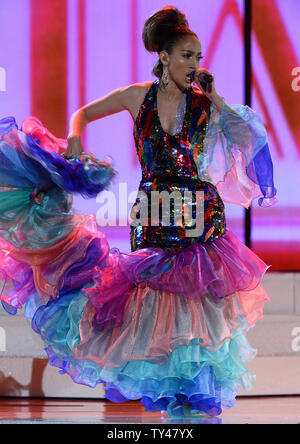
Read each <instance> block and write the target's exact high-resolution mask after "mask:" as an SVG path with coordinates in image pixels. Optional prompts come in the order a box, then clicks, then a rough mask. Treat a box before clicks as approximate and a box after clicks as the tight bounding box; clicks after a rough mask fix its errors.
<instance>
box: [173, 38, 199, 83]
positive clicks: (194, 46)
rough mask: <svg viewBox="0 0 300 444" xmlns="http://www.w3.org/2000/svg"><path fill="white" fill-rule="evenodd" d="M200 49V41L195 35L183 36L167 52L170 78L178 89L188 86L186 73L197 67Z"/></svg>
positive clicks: (188, 81)
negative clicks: (169, 51)
mask: <svg viewBox="0 0 300 444" xmlns="http://www.w3.org/2000/svg"><path fill="white" fill-rule="evenodd" d="M201 51H202V49H201V43H200V42H199V40H198V38H197V37H194V36H185V37H183V38H182V39H180V40H179V41H178V42H177V43H176V44H175V45H174V46H173V49H172V52H171V53H170V54H167V62H168V64H167V66H168V70H169V76H170V79H171V80H173V81H174V82H175V83H176V84H177V86H178V87H179V88H180V89H185V88H188V87H189V86H190V85H191V81H190V79H189V77H187V75H188V74H190V73H191V71H194V70H196V69H198V68H199V66H200V59H201V57H202V52H201Z"/></svg>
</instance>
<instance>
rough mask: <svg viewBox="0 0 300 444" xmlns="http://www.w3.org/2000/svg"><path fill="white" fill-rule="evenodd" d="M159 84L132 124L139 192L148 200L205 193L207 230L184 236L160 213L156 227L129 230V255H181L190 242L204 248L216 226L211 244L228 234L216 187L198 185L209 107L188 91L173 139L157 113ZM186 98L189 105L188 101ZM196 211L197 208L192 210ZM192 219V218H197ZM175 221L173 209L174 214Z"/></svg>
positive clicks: (205, 100)
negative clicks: (157, 251) (149, 251)
mask: <svg viewBox="0 0 300 444" xmlns="http://www.w3.org/2000/svg"><path fill="white" fill-rule="evenodd" d="M158 86H159V81H158V80H155V81H154V82H153V83H152V85H151V86H150V88H149V89H148V91H147V93H146V95H145V97H144V100H143V102H142V104H141V106H140V108H139V111H138V113H137V116H136V119H135V122H134V139H135V144H136V152H137V155H138V158H139V162H140V165H141V169H142V180H141V181H140V185H139V192H143V193H142V194H143V195H144V196H147V197H149V199H148V204H149V214H148V215H149V217H150V194H151V192H153V191H158V192H161V191H168V192H169V193H172V191H174V190H176V191H181V192H183V190H187V189H188V190H190V191H192V192H196V191H197V190H199V191H200V190H202V191H203V192H204V199H205V201H204V225H205V229H204V232H203V235H201V236H200V237H199V236H197V237H187V236H186V235H185V230H184V229H183V228H182V227H180V226H178V225H176V224H175V222H174V220H173V219H172V217H171V219H172V221H173V222H172V223H171V225H170V226H163V224H162V215H161V212H160V217H159V220H158V221H156V223H157V224H158V225H155V224H153V220H151V222H150V221H148V226H145V225H142V224H137V225H136V226H131V249H132V251H134V250H136V249H138V248H145V247H149V246H150V247H158V248H163V249H168V250H169V249H171V250H177V249H180V248H183V247H185V246H188V245H189V244H190V243H191V242H203V239H204V236H205V234H206V232H207V229H209V228H210V227H211V226H212V225H213V226H215V230H214V235H213V236H212V237H211V238H210V240H213V239H215V238H216V237H219V236H220V235H222V234H223V233H224V232H225V215H224V204H223V201H222V200H221V198H220V196H219V195H218V192H217V189H216V188H215V186H214V185H213V184H211V183H209V182H203V181H201V180H200V178H199V176H198V172H197V164H196V159H197V156H198V153H199V150H202V147H203V140H204V137H205V134H206V130H207V124H208V121H209V112H210V101H209V100H208V98H207V97H206V96H205V95H204V94H202V93H201V92H200V90H198V89H196V88H194V87H191V88H187V89H186V90H185V91H184V93H183V97H182V100H181V102H180V104H179V106H178V110H177V119H176V124H175V131H174V132H175V134H174V135H171V134H169V133H167V132H166V131H164V129H163V128H162V125H161V122H160V118H159V114H158V108H157V92H158ZM184 98H185V100H184ZM140 202H141V200H140V198H139V197H138V198H137V200H136V202H135V204H134V205H133V207H132V213H131V216H134V217H137V220H138V216H140V211H139V210H138V204H140ZM193 211H195V208H194V209H193ZM193 214H194V213H193ZM171 216H173V217H174V208H173V207H172V208H171Z"/></svg>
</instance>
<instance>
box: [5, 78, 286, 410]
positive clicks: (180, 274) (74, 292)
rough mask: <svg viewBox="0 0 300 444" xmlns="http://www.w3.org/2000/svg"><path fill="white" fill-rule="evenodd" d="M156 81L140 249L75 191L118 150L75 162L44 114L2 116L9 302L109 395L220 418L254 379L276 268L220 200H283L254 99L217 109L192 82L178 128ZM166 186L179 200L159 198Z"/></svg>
mask: <svg viewBox="0 0 300 444" xmlns="http://www.w3.org/2000/svg"><path fill="white" fill-rule="evenodd" d="M157 89H158V81H154V82H153V83H152V84H151V87H150V88H149V89H148V92H147V94H146V96H145V98H144V100H143V103H142V104H141V106H140V109H139V111H138V114H137V117H136V119H135V125H134V137H135V142H136V149H137V154H138V157H139V160H140V164H141V169H142V180H141V182H140V185H139V193H138V195H137V199H136V202H135V203H134V205H133V206H132V208H131V216H132V217H131V222H130V227H129V231H130V241H131V252H130V253H122V252H121V251H119V249H118V248H117V247H113V248H111V247H110V246H109V244H108V242H107V239H106V237H105V235H104V233H102V232H101V231H100V230H99V227H98V226H97V223H96V218H95V216H94V215H82V214H79V213H78V212H76V211H75V210H74V209H73V207H72V202H73V197H72V194H80V195H81V196H83V197H84V198H92V197H96V196H97V195H98V193H100V192H101V191H103V190H105V189H107V188H109V187H110V185H111V183H112V181H113V180H114V179H115V177H116V174H115V173H116V172H115V170H114V169H113V167H112V163H111V161H110V159H105V160H103V161H100V160H99V159H98V158H97V157H95V156H94V155H93V154H92V153H88V152H84V153H82V155H81V156H80V157H79V158H78V159H74V158H73V159H66V158H65V157H64V151H65V150H66V147H67V142H66V140H64V139H58V138H56V137H55V136H54V135H53V134H51V133H50V132H49V131H48V130H47V128H45V127H43V125H42V123H41V122H40V121H39V120H38V119H36V118H34V117H29V118H27V119H26V120H25V121H24V122H23V124H22V128H21V129H18V127H17V124H16V122H15V119H14V118H13V117H7V118H4V119H2V120H0V187H1V188H0V279H1V301H2V305H3V307H4V308H5V309H6V310H7V311H8V312H9V313H11V314H12V315H13V314H15V313H16V312H17V310H19V309H22V308H24V316H26V317H27V318H28V319H30V320H31V327H32V328H33V330H34V331H35V332H36V333H38V334H39V335H40V337H41V338H42V340H43V341H44V343H45V350H46V352H47V355H48V357H49V362H50V364H51V365H53V366H56V367H58V368H59V369H60V373H67V374H68V375H70V377H71V378H72V379H73V380H74V381H75V382H76V383H79V384H86V385H88V386H90V387H95V386H96V385H97V384H101V383H103V384H104V391H105V397H106V398H107V399H109V400H111V401H113V402H124V401H127V400H140V402H141V403H142V404H143V405H144V406H145V409H146V410H147V411H167V412H168V413H169V414H170V415H171V416H172V415H187V414H194V413H205V414H208V415H211V416H217V415H219V414H220V413H221V412H222V410H223V409H226V408H229V407H231V406H233V405H234V403H235V397H236V394H237V391H238V388H239V386H243V387H244V388H246V389H250V388H251V387H252V384H253V381H254V375H250V374H249V372H248V370H247V368H246V366H245V364H246V363H247V362H249V361H250V360H251V359H253V358H254V356H255V350H254V349H252V347H251V346H250V344H249V343H248V341H247V339H246V337H245V333H246V332H247V330H248V329H249V328H250V327H252V326H253V325H254V324H255V323H256V321H257V320H258V319H259V318H261V317H262V310H263V305H264V303H265V301H266V300H268V296H267V294H266V292H265V290H264V289H263V287H262V286H261V280H262V277H263V275H264V273H265V272H266V270H267V269H268V268H269V266H268V265H266V264H265V263H264V262H263V261H262V260H261V259H259V258H258V257H257V256H256V255H255V254H254V253H253V252H252V251H251V250H250V249H249V248H247V247H246V246H245V245H244V244H243V243H242V242H241V241H239V240H238V239H237V237H235V235H234V234H233V233H232V232H231V231H230V230H229V229H228V228H227V227H226V221H225V214H224V203H223V201H227V202H234V203H236V204H239V205H242V206H244V207H248V206H249V205H250V203H251V202H252V200H253V199H254V198H256V197H259V201H258V202H259V205H261V206H268V205H271V204H273V203H275V202H276V200H277V199H276V197H275V194H276V189H275V188H274V185H273V166H272V160H271V157H270V152H269V148H268V143H267V135H266V131H265V128H264V126H263V124H262V122H261V120H260V118H259V116H258V115H257V114H256V113H255V112H254V111H253V110H252V109H251V108H249V107H247V106H243V105H232V106H229V105H227V104H226V103H225V102H224V106H223V109H222V110H221V111H220V112H219V111H217V110H216V109H215V108H214V106H213V104H211V103H210V102H209V101H208V99H207V98H206V97H205V96H204V95H203V94H202V93H201V92H200V91H199V89H197V88H196V87H194V86H192V87H191V88H188V89H187V90H185V93H184V94H183V95H182V100H181V102H180V105H179V107H178V115H177V121H176V126H175V129H174V134H173V135H171V134H168V133H166V132H165V131H164V130H163V128H162V126H161V123H160V119H159V114H158V110H157ZM161 192H165V193H164V196H171V195H172V196H173V197H174V196H175V197H176V198H174V199H170V201H167V202H169V203H170V205H169V206H168V205H164V199H165V197H163V194H160V193H161ZM173 192H174V193H175V194H172V193H173ZM197 193H198V194H197ZM153 195H154V196H155V198H157V200H156V203H157V205H156V206H155V205H154V204H153V202H154V203H155V199H153V201H151V197H152V196H153ZM198 195H199V196H200V199H199V200H197V196H198ZM157 196H158V197H157ZM149 202H150V203H149ZM153 208H154V211H153ZM149 210H150V211H149ZM182 210H184V211H182ZM150 213H151V214H150ZM197 214H201V215H202V216H201V218H199V220H200V219H201V220H202V224H201V225H200V229H198V228H199V227H197V223H196V222H197ZM194 216H195V217H194ZM168 218H169V219H168ZM149 222H150V223H149ZM193 223H194V225H196V229H195V226H194V225H193ZM193 230H194V231H193Z"/></svg>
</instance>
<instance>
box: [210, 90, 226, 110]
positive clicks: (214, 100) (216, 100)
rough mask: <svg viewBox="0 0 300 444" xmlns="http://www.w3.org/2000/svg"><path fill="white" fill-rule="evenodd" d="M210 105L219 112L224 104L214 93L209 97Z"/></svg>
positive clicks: (222, 99) (221, 98)
mask: <svg viewBox="0 0 300 444" xmlns="http://www.w3.org/2000/svg"><path fill="white" fill-rule="evenodd" d="M210 100H211V101H212V103H213V104H214V105H215V107H216V109H217V110H218V111H219V112H221V111H222V109H223V106H224V103H225V100H224V98H223V97H221V96H219V94H217V93H215V94H213V95H212V96H211V99H210Z"/></svg>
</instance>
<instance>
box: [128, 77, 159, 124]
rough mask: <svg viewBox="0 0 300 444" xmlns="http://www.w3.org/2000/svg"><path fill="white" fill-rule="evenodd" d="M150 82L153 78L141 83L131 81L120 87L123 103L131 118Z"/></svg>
mask: <svg viewBox="0 0 300 444" xmlns="http://www.w3.org/2000/svg"><path fill="white" fill-rule="evenodd" d="M152 84H153V80H149V81H146V82H143V83H132V84H131V85H128V86H125V87H123V88H122V96H123V105H124V107H125V108H126V109H127V110H128V111H129V112H130V114H131V116H132V118H133V119H135V116H136V114H137V112H138V109H139V107H140V104H141V103H142V102H143V99H144V97H145V96H146V94H147V91H148V90H149V88H150V87H151V85H152Z"/></svg>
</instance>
